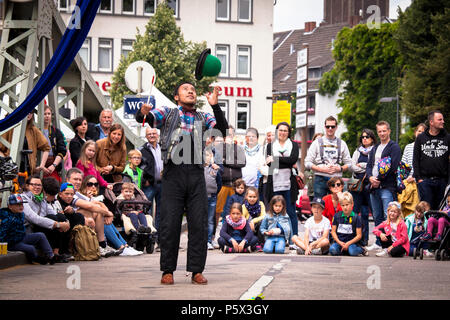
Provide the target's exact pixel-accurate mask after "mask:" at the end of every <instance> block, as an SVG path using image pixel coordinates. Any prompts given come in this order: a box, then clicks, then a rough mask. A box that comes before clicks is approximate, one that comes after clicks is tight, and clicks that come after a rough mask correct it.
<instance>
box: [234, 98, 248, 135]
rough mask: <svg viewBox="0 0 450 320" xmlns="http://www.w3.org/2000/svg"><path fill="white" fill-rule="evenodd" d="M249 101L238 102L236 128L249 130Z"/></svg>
mask: <svg viewBox="0 0 450 320" xmlns="http://www.w3.org/2000/svg"><path fill="white" fill-rule="evenodd" d="M249 105H250V103H249V102H244V101H240V102H238V103H237V108H236V112H237V117H236V119H237V120H236V129H237V130H247V128H248V122H249V109H250V108H249Z"/></svg>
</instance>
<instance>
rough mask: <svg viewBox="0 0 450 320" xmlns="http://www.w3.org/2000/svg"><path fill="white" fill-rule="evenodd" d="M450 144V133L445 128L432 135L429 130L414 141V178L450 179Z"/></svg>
mask: <svg viewBox="0 0 450 320" xmlns="http://www.w3.org/2000/svg"><path fill="white" fill-rule="evenodd" d="M449 146H450V135H449V134H448V133H447V131H445V130H441V132H439V134H438V135H437V136H432V135H430V131H429V130H425V132H423V133H421V134H420V135H419V136H418V137H417V138H416V141H415V143H414V153H413V168H414V178H416V180H417V181H418V180H420V179H426V178H433V177H435V178H444V179H449V172H450V170H449V156H450V153H449Z"/></svg>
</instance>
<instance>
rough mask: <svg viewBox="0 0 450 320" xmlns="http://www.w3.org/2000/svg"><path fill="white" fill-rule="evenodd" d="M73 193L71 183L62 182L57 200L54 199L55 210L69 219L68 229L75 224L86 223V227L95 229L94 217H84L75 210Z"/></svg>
mask: <svg viewBox="0 0 450 320" xmlns="http://www.w3.org/2000/svg"><path fill="white" fill-rule="evenodd" d="M74 195H75V189H74V186H73V185H72V184H71V183H67V182H65V183H63V184H62V185H61V187H60V190H59V193H58V197H57V201H55V206H56V207H57V208H58V207H59V210H57V212H61V213H63V214H64V215H65V216H66V218H67V220H69V222H70V230H72V229H73V228H74V227H75V226H76V225H87V226H88V227H91V228H92V229H95V221H94V219H92V218H88V217H85V216H83V215H82V214H81V213H79V212H76V211H75V209H74V207H75V205H74V202H75V200H74Z"/></svg>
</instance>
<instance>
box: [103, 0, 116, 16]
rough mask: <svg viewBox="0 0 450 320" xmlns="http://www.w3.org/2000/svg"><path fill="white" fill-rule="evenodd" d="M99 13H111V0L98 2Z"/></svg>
mask: <svg viewBox="0 0 450 320" xmlns="http://www.w3.org/2000/svg"><path fill="white" fill-rule="evenodd" d="M100 13H113V0H102V1H101V3H100Z"/></svg>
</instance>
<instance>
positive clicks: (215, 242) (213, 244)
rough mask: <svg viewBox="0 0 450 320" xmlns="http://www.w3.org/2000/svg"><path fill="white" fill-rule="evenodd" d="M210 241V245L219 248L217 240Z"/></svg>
mask: <svg viewBox="0 0 450 320" xmlns="http://www.w3.org/2000/svg"><path fill="white" fill-rule="evenodd" d="M211 243H212V246H213V248H214V249H219V248H220V246H219V244H218V243H217V241H215V240H213V241H212V242H211Z"/></svg>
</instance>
